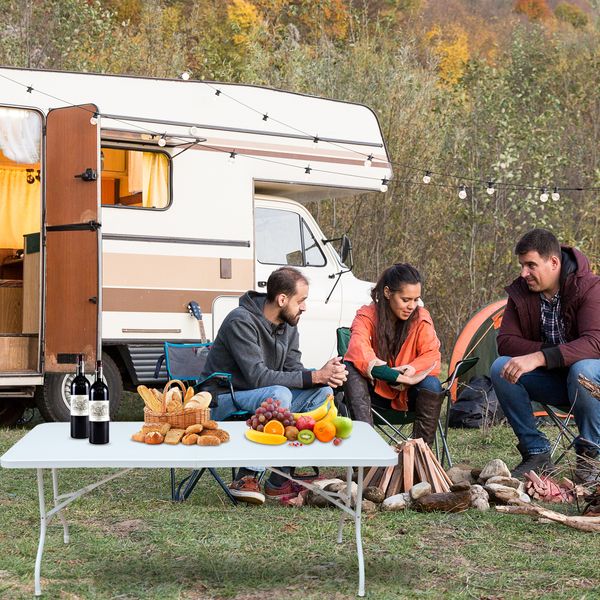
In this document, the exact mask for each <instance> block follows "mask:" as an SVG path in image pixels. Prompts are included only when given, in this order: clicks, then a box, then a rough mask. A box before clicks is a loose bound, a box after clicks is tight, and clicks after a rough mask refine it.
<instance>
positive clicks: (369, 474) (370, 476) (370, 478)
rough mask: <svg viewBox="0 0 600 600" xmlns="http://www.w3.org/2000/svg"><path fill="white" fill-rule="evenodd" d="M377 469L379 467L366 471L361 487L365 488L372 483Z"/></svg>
mask: <svg viewBox="0 0 600 600" xmlns="http://www.w3.org/2000/svg"><path fill="white" fill-rule="evenodd" d="M379 468H380V467H371V468H370V469H369V470H368V471H367V474H366V475H365V476H364V477H363V486H364V487H367V486H368V485H370V484H371V481H373V477H374V476H375V474H376V473H377V471H378V470H379Z"/></svg>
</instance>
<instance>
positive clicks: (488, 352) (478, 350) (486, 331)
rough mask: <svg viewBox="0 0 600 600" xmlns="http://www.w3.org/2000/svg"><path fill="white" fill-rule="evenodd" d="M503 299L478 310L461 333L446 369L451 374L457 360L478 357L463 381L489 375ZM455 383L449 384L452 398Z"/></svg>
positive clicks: (504, 301) (500, 320)
mask: <svg viewBox="0 0 600 600" xmlns="http://www.w3.org/2000/svg"><path fill="white" fill-rule="evenodd" d="M506 300H507V299H506V298H504V299H503V300H497V301H496V302H492V303H491V304H488V305H487V306H484V307H483V308H481V309H479V311H477V312H476V313H475V315H474V316H473V317H472V318H471V320H470V321H469V322H468V323H467V324H466V325H465V326H464V328H463V330H462V331H461V332H460V335H459V336H458V338H457V340H456V343H455V344H454V349H453V350H452V356H451V358H450V365H449V367H448V372H449V373H452V371H453V370H454V367H455V365H456V363H457V362H458V361H459V360H462V359H463V358H469V357H471V356H478V357H479V362H478V363H477V364H476V365H475V366H474V367H473V368H472V369H471V370H470V371H469V372H468V373H466V374H465V375H464V377H463V378H464V383H467V382H468V381H469V380H470V379H471V378H472V377H476V376H478V375H486V376H489V374H490V367H491V366H492V363H493V362H494V361H495V360H496V358H498V350H497V349H496V337H497V336H498V330H499V329H500V325H501V323H502V317H503V316H504V308H505V307H506ZM457 385H458V382H456V383H455V384H454V386H453V387H452V400H453V401H454V400H456V390H457Z"/></svg>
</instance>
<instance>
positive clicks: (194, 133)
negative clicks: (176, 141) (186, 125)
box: [190, 125, 200, 137]
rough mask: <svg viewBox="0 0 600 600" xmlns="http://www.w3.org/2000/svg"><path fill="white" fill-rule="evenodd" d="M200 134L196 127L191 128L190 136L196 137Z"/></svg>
mask: <svg viewBox="0 0 600 600" xmlns="http://www.w3.org/2000/svg"><path fill="white" fill-rule="evenodd" d="M199 133H200V130H199V129H198V128H197V127H196V126H195V125H192V126H191V127H190V135H192V136H194V137H196V136H197V135H198V134H199Z"/></svg>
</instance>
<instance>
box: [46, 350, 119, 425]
mask: <svg viewBox="0 0 600 600" xmlns="http://www.w3.org/2000/svg"><path fill="white" fill-rule="evenodd" d="M102 365H103V367H104V383H106V385H107V386H108V393H109V397H110V418H111V419H114V418H115V416H116V414H117V412H118V410H119V406H120V405H121V399H122V397H123V381H122V379H121V373H119V369H118V367H117V365H116V364H115V363H114V361H113V360H112V358H110V356H108V354H106V353H104V352H103V353H102ZM74 377H75V373H74V372H73V373H47V374H46V376H45V377H44V385H43V387H42V388H38V391H37V394H36V402H37V407H38V409H39V411H40V413H41V414H42V416H43V417H44V419H45V420H46V421H68V420H69V417H70V412H69V403H70V399H71V393H70V390H71V381H73V378H74ZM87 378H88V379H89V380H90V383H91V382H92V381H93V376H92V374H91V373H88V374H87Z"/></svg>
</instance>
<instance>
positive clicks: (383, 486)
mask: <svg viewBox="0 0 600 600" xmlns="http://www.w3.org/2000/svg"><path fill="white" fill-rule="evenodd" d="M395 468H396V465H392V466H390V467H386V469H385V471H384V472H383V476H382V477H381V481H380V482H379V485H378V486H377V487H378V488H379V489H380V490H381V491H382V492H383V493H384V494H385V491H386V490H387V487H388V485H389V483H390V479H391V478H392V474H393V473H394V469H395Z"/></svg>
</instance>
